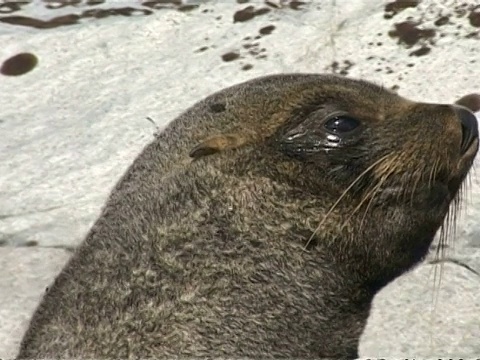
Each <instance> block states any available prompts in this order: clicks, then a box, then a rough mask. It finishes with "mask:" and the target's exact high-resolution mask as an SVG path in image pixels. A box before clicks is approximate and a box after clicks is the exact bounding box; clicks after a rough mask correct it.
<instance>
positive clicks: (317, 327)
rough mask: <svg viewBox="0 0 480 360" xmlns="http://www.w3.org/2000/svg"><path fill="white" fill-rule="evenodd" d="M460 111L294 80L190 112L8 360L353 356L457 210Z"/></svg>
mask: <svg viewBox="0 0 480 360" xmlns="http://www.w3.org/2000/svg"><path fill="white" fill-rule="evenodd" d="M472 96H473V98H471V99H470V100H472V99H473V100H475V99H478V95H472ZM475 97H477V98H475ZM470 100H469V101H465V99H464V100H461V101H459V103H458V104H454V105H452V104H427V103H420V102H413V101H410V100H407V99H405V98H403V97H400V96H398V95H396V94H393V93H391V92H389V91H387V90H386V89H384V88H382V87H379V86H376V85H374V84H371V83H368V82H365V81H359V80H353V79H347V78H342V77H337V76H330V75H306V74H290V75H288V74H287V75H275V76H268V77H263V78H258V79H254V80H252V81H249V82H246V83H242V84H239V85H236V86H234V87H231V88H227V89H224V90H222V91H220V92H218V93H216V94H213V95H211V96H209V97H207V98H206V99H205V100H203V101H201V102H199V103H198V104H196V105H194V106H193V107H192V108H190V109H188V110H187V111H186V112H185V113H184V114H182V115H181V116H180V117H178V118H177V119H176V120H175V121H173V122H172V123H171V124H170V125H169V126H168V127H167V129H165V131H164V132H162V133H161V134H159V135H158V137H157V138H156V139H155V140H154V141H153V142H152V143H151V144H150V145H148V146H147V147H146V148H145V149H144V151H143V152H142V153H141V154H140V155H139V157H138V158H137V159H136V160H135V162H134V163H133V164H132V165H131V167H130V168H129V169H128V171H127V172H126V174H125V175H124V176H123V178H122V179H121V180H120V181H119V183H118V184H117V186H116V187H115V189H114V190H113V192H112V194H111V195H110V198H109V200H108V202H107V204H106V206H105V208H104V210H103V212H102V214H101V215H100V217H99V219H98V220H97V221H96V223H95V225H94V226H93V228H92V229H91V231H90V233H89V234H88V235H87V237H86V239H85V241H84V242H83V243H82V245H81V246H80V247H79V249H78V251H77V252H76V253H75V255H74V256H73V257H72V259H71V260H70V262H69V263H68V264H67V265H66V267H65V269H64V270H63V271H62V272H61V274H60V275H59V276H58V277H57V279H56V280H55V282H54V284H53V285H52V286H51V287H50V289H49V290H48V292H47V293H46V294H45V296H44V299H43V300H42V303H41V304H40V306H39V308H38V309H37V311H36V313H35V315H34V316H33V319H32V322H31V324H30V328H29V329H28V331H27V333H26V335H25V337H24V339H23V342H22V345H21V350H20V354H19V358H72V357H76V358H146V357H156V358H159V357H169V356H192V357H220V358H226V357H249V358H263V357H269V358H276V357H278V358H286V357H288V358H317V359H318V358H338V359H346V358H351V359H353V358H356V357H357V355H358V354H357V349H358V341H359V337H360V335H361V333H362V331H363V328H364V326H365V323H366V320H367V318H368V315H369V311H370V306H371V302H372V299H373V297H374V295H375V294H376V293H377V292H378V291H379V290H380V289H381V288H382V287H383V286H385V285H386V284H388V283H389V282H390V281H392V280H393V279H395V278H396V277H398V276H399V275H401V274H403V273H404V272H406V271H407V270H408V269H410V268H411V267H412V266H414V265H415V264H417V263H418V262H419V261H421V260H422V259H423V258H424V256H425V255H426V254H427V252H428V250H429V246H430V244H431V243H432V241H433V238H434V236H435V234H436V233H437V231H438V230H439V228H440V227H441V226H442V224H443V223H444V221H445V218H446V217H447V214H448V213H449V211H452V210H451V209H455V206H452V204H453V205H458V200H457V199H459V197H458V194H459V189H460V188H461V187H462V184H463V181H464V179H465V177H466V176H467V173H468V171H469V169H470V167H471V165H472V163H473V160H474V157H475V155H476V153H477V150H478V128H477V123H476V121H475V118H474V117H473V114H472V110H475V109H474V108H475V105H472V104H475V103H476V102H475V101H470ZM469 106H470V108H469Z"/></svg>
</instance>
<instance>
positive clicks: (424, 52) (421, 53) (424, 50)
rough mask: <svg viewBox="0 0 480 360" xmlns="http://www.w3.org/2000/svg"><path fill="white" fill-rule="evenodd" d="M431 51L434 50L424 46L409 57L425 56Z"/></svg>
mask: <svg viewBox="0 0 480 360" xmlns="http://www.w3.org/2000/svg"><path fill="white" fill-rule="evenodd" d="M430 51H432V49H431V48H429V47H428V46H422V47H421V48H420V49H418V50H415V51H412V52H411V53H410V54H409V55H410V56H425V55H427V54H428V53H429V52H430Z"/></svg>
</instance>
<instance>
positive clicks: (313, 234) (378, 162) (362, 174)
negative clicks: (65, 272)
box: [304, 154, 390, 250]
mask: <svg viewBox="0 0 480 360" xmlns="http://www.w3.org/2000/svg"><path fill="white" fill-rule="evenodd" d="M389 156H390V154H387V155H385V156H383V157H381V158H380V159H378V160H377V161H375V162H374V163H373V164H372V165H370V166H369V167H368V168H366V169H365V170H364V171H363V172H362V173H361V174H360V175H358V176H357V178H356V179H355V180H354V181H352V183H351V184H350V185H349V186H348V187H347V188H346V189H345V190H344V191H343V193H342V195H340V196H339V198H338V199H337V201H335V203H334V204H333V205H332V207H331V208H330V210H328V212H327V213H326V214H325V216H324V217H323V219H322V221H321V222H320V223H319V224H318V226H317V227H316V229H315V230H314V231H313V233H312V235H311V236H310V238H309V239H308V241H307V243H306V244H305V247H304V250H306V249H307V247H308V245H310V242H311V241H312V240H313V238H314V237H315V235H316V233H317V232H318V230H319V229H320V228H321V227H322V225H323V224H324V223H325V221H326V219H327V218H328V216H329V215H330V214H331V213H332V212H333V210H335V208H336V207H337V205H338V204H339V203H340V201H342V199H343V198H344V197H345V196H346V195H347V193H348V192H349V191H350V190H351V189H352V188H353V187H354V186H355V185H356V184H357V183H358V182H359V181H360V180H361V179H362V178H363V177H364V176H365V175H366V174H368V172H370V171H371V170H372V169H374V168H375V167H376V166H377V165H378V164H380V163H381V162H383V161H384V160H385V159H387V158H388V157H389Z"/></svg>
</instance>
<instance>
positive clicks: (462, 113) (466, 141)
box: [455, 107, 478, 154]
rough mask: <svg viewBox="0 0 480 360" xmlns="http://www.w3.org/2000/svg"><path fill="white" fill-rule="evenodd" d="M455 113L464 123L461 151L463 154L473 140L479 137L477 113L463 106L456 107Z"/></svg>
mask: <svg viewBox="0 0 480 360" xmlns="http://www.w3.org/2000/svg"><path fill="white" fill-rule="evenodd" d="M455 113H456V114H457V117H458V118H459V120H460V123H461V124H462V145H461V151H462V154H463V153H465V152H466V151H467V150H468V148H469V147H470V145H471V144H472V142H473V141H474V140H475V139H476V138H478V123H477V118H476V117H475V115H474V114H473V113H472V112H471V111H469V110H467V109H465V108H463V107H456V108H455Z"/></svg>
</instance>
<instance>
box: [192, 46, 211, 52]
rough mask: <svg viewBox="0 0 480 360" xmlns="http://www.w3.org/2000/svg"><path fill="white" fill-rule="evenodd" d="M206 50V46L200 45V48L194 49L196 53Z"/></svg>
mask: <svg viewBox="0 0 480 360" xmlns="http://www.w3.org/2000/svg"><path fill="white" fill-rule="evenodd" d="M206 50H208V46H202V47H201V48H199V49H197V50H195V52H196V53H200V52H204V51H206Z"/></svg>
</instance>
